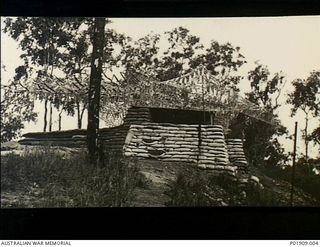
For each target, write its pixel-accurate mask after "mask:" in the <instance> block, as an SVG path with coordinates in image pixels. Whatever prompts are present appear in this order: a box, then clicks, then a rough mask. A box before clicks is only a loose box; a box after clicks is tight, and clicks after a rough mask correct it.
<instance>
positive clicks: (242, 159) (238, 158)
mask: <svg viewBox="0 0 320 247" xmlns="http://www.w3.org/2000/svg"><path fill="white" fill-rule="evenodd" d="M226 143H227V149H228V154H229V159H230V162H231V163H232V164H233V165H235V166H237V167H238V170H239V171H242V172H247V171H248V162H247V159H246V156H245V154H244V151H243V143H242V140H241V139H226Z"/></svg>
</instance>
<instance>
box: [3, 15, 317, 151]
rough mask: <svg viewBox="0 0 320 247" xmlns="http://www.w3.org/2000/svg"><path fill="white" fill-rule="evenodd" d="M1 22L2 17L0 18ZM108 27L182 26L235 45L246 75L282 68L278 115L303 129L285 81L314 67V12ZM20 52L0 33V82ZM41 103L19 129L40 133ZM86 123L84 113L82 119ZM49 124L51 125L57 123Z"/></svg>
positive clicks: (134, 30)
mask: <svg viewBox="0 0 320 247" xmlns="http://www.w3.org/2000/svg"><path fill="white" fill-rule="evenodd" d="M2 20H3V19H2ZM110 20H111V23H110V24H108V26H109V28H111V29H114V30H116V31H117V32H119V33H124V34H126V35H128V36H131V37H132V38H133V39H134V40H137V39H139V38H141V37H143V36H145V35H147V34H149V33H151V32H153V33H159V34H162V33H163V32H165V31H169V30H172V29H174V28H175V27H179V26H182V27H185V28H187V29H189V30H190V33H191V34H193V35H196V36H198V37H200V42H201V43H203V44H204V45H205V46H208V44H209V43H210V41H211V40H216V41H218V42H219V43H226V42H230V43H231V44H232V45H233V46H239V47H240V51H241V53H242V54H243V55H244V56H245V59H246V61H247V62H248V63H247V64H245V65H244V66H242V68H241V70H240V73H241V75H243V76H246V74H247V73H248V71H250V70H252V69H253V68H254V67H255V62H256V61H259V63H261V64H264V65H267V66H268V68H269V70H270V72H271V73H276V72H280V71H282V72H283V73H284V74H285V75H286V80H287V82H286V84H285V87H284V88H283V90H282V95H281V97H280V102H282V105H281V107H280V109H279V117H280V119H281V121H282V123H283V124H284V125H285V126H286V127H287V128H288V130H289V132H290V133H291V134H292V133H293V129H294V122H295V121H298V128H299V129H303V128H304V115H303V114H302V113H298V114H297V115H296V116H295V117H291V116H290V106H289V105H286V104H285V99H286V94H287V93H289V92H291V91H292V89H293V87H292V84H291V82H292V81H293V80H294V79H297V78H301V79H304V78H307V77H308V75H309V74H310V72H311V71H313V70H319V69H320V16H299V17H297V16H296V17H240V18H239V17H237V18H111V19H110ZM20 54H21V50H20V49H19V48H18V44H17V43H16V42H14V41H13V40H12V39H11V38H9V37H8V36H7V35H5V34H3V32H1V63H3V64H5V66H6V72H4V73H3V75H1V83H4V82H6V81H7V80H8V79H10V78H12V76H13V74H14V68H15V67H16V66H17V65H19V64H21V63H22V62H21V61H20V59H19V55H20ZM240 88H241V90H242V91H243V92H246V91H248V89H249V83H248V81H247V80H246V79H244V80H243V81H242V82H241V84H240ZM42 108H43V106H42V105H40V104H37V106H36V110H37V111H39V113H40V119H39V120H38V122H37V123H36V124H34V123H30V124H27V125H26V128H25V129H24V130H23V133H26V132H31V131H41V130H42V126H43V120H42V119H41V116H42V114H43V113H42V112H43V110H42ZM63 117H64V119H65V120H64V121H63V126H62V127H63V129H72V128H75V127H76V119H75V118H72V117H67V116H63ZM319 124H320V123H319V120H317V119H312V120H311V121H310V130H312V129H314V128H315V127H316V126H318V125H319ZM83 126H84V127H86V116H85V117H84V120H83ZM53 128H54V129H55V128H57V122H55V123H54V126H53ZM298 140H299V143H300V144H301V145H298V147H299V148H298V153H299V152H303V150H304V146H303V144H302V138H301V133H299V136H298ZM281 142H282V143H283V145H284V147H285V148H286V150H287V151H292V146H293V144H292V141H290V140H285V139H281ZM319 153H320V150H319V149H317V148H315V147H312V144H310V154H311V156H314V157H315V156H317V155H318V154H319Z"/></svg>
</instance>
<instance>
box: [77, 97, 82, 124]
mask: <svg viewBox="0 0 320 247" xmlns="http://www.w3.org/2000/svg"><path fill="white" fill-rule="evenodd" d="M77 117H78V129H81V120H82V119H81V116H80V103H79V102H77Z"/></svg>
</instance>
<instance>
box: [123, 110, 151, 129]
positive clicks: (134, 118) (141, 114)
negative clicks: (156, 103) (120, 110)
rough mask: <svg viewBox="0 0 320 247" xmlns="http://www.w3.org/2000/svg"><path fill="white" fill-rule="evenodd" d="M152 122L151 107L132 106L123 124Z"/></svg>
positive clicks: (127, 125) (128, 125)
mask: <svg viewBox="0 0 320 247" xmlns="http://www.w3.org/2000/svg"><path fill="white" fill-rule="evenodd" d="M149 122H151V115H150V111H149V108H144V107H131V108H129V109H128V111H127V114H126V116H125V118H124V119H123V125H124V126H126V127H128V129H129V127H130V125H131V124H141V123H149Z"/></svg>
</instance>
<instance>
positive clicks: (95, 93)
mask: <svg viewBox="0 0 320 247" xmlns="http://www.w3.org/2000/svg"><path fill="white" fill-rule="evenodd" d="M105 24H106V20H105V18H95V20H94V28H93V40H92V56H91V73H90V83H89V94H88V96H89V98H88V102H89V104H88V127H87V144H88V152H89V161H90V163H91V164H96V162H97V157H98V132H99V108H100V91H101V77H102V62H103V60H102V56H103V47H104V39H105V31H104V28H105Z"/></svg>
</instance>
